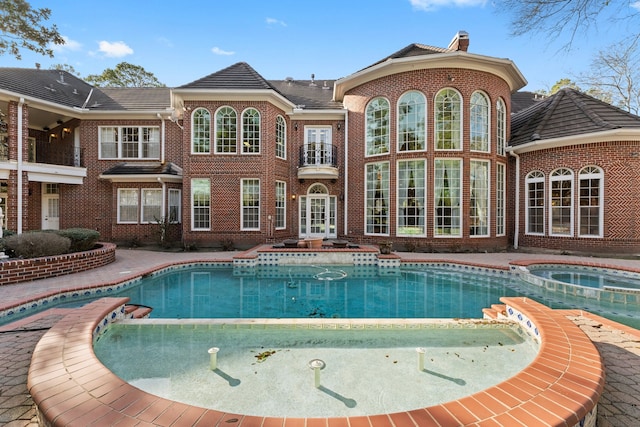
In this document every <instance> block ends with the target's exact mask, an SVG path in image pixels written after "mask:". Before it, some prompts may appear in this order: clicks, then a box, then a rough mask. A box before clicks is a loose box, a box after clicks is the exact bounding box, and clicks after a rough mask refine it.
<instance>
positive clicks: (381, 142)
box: [365, 98, 390, 156]
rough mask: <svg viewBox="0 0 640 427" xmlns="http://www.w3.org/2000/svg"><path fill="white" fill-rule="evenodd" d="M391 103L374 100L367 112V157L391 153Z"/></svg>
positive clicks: (384, 100)
mask: <svg viewBox="0 0 640 427" xmlns="http://www.w3.org/2000/svg"><path fill="white" fill-rule="evenodd" d="M389 119H390V117H389V101H387V100H386V99H384V98H374V99H373V100H371V102H370V103H369V105H368V106H367V111H366V120H367V122H366V125H365V126H366V155H367V156H374V155H376V154H385V153H388V152H389V127H390V120H389Z"/></svg>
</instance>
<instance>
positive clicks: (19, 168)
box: [17, 98, 24, 234]
mask: <svg viewBox="0 0 640 427" xmlns="http://www.w3.org/2000/svg"><path fill="white" fill-rule="evenodd" d="M23 107H24V98H20V101H19V102H18V171H17V172H18V177H17V178H18V225H17V233H18V234H22V209H23V200H22V197H23V196H22V188H23V185H24V183H23V182H22V168H23V164H22V146H23V143H22V137H23V135H22V108H23Z"/></svg>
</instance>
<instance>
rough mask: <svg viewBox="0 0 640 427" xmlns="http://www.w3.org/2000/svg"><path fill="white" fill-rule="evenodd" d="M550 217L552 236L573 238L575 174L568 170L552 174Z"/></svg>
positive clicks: (559, 170)
mask: <svg viewBox="0 0 640 427" xmlns="http://www.w3.org/2000/svg"><path fill="white" fill-rule="evenodd" d="M550 181H551V183H550V185H551V194H550V197H551V202H550V203H549V209H550V211H549V215H550V217H551V218H550V220H551V226H550V229H549V234H550V235H552V236H573V172H572V171H571V170H570V169H567V168H560V169H556V170H554V171H553V172H551V177H550Z"/></svg>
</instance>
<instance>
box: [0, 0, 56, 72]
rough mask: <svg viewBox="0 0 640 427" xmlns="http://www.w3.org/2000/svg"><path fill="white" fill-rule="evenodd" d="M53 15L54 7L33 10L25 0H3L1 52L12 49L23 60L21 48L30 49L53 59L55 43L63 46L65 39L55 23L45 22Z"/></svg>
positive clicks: (0, 31)
mask: <svg viewBox="0 0 640 427" xmlns="http://www.w3.org/2000/svg"><path fill="white" fill-rule="evenodd" d="M50 16H51V9H48V8H42V9H33V8H32V7H31V5H30V4H29V3H28V2H26V1H25V0H0V55H4V54H5V53H7V52H9V54H11V55H13V56H14V57H15V58H16V59H22V55H21V54H20V50H21V49H28V50H31V51H33V52H36V53H40V54H42V55H46V56H49V57H51V58H53V49H51V47H50V45H51V43H53V44H57V45H62V44H64V40H63V39H62V36H61V35H60V33H58V28H57V27H56V26H55V25H52V26H51V27H46V26H45V25H43V24H42V23H41V22H42V21H47V20H48V19H49V17H50Z"/></svg>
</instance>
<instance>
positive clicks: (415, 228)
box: [397, 159, 426, 236]
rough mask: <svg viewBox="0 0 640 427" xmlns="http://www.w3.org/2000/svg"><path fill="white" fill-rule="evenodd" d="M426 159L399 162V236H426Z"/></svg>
mask: <svg viewBox="0 0 640 427" xmlns="http://www.w3.org/2000/svg"><path fill="white" fill-rule="evenodd" d="M425 165H426V161H425V160H424V159H421V160H403V161H400V162H398V205H397V206H398V226H397V230H398V231H397V234H398V236H424V235H425V233H426V228H425V212H426V211H425V206H426V188H425V173H426V172H425V167H426V166H425Z"/></svg>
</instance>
